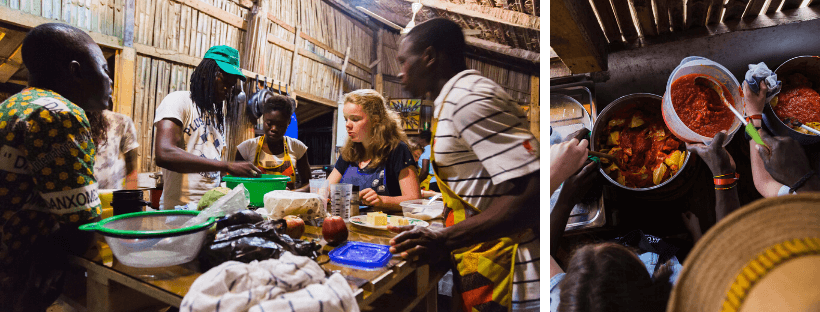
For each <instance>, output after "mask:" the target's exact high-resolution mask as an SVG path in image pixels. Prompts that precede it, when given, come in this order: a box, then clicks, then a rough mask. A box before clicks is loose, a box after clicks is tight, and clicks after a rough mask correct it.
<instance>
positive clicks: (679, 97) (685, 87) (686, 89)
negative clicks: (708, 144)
mask: <svg viewBox="0 0 820 312" xmlns="http://www.w3.org/2000/svg"><path fill="white" fill-rule="evenodd" d="M697 76H704V75H703V74H688V75H685V76H683V77H680V78H678V79H675V81H674V82H672V88H671V92H672V94H671V97H672V107H674V108H675V112H676V113H677V114H678V117H679V118H680V119H681V121H683V123H684V124H685V125H686V126H687V127H689V129H692V131H695V132H696V133H697V134H700V135H702V136H705V137H710V138H711V137H714V136H715V134H717V133H718V132H720V131H721V130H729V128H731V127H732V122H734V118H735V116H734V114H733V113H732V111H731V110H729V108H728V107H726V105H724V104H723V101H721V99H720V97H719V96H718V94H717V92H715V90H712V89H711V88H709V87H707V86H702V85H696V84H695V77H697ZM721 87H722V88H723V95H724V96H725V97H726V99H727V100H728V101H729V103H734V98H732V94H731V93H729V90H728V89H727V88H726V86H724V85H723V84H721Z"/></svg>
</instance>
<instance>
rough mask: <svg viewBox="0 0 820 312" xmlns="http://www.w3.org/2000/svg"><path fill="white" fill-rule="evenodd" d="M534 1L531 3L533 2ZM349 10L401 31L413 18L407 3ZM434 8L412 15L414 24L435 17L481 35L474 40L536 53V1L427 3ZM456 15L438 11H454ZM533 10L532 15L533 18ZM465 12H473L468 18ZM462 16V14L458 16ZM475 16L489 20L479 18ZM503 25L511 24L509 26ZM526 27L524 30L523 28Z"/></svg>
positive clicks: (386, 0)
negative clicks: (374, 16)
mask: <svg viewBox="0 0 820 312" xmlns="http://www.w3.org/2000/svg"><path fill="white" fill-rule="evenodd" d="M533 1H534V2H533ZM347 2H349V3H350V4H351V6H354V7H355V6H361V7H363V8H366V9H367V10H370V11H372V12H373V13H375V14H377V15H380V16H382V17H384V18H385V19H387V20H389V21H391V22H393V23H395V24H397V25H399V26H402V27H404V26H405V25H407V23H408V22H410V18H411V17H412V16H413V12H412V10H411V7H410V5H411V2H410V1H407V0H349V1H347ZM422 3H427V4H430V3H434V4H435V5H436V6H437V7H438V8H436V7H431V6H428V5H425V6H424V7H423V8H422V9H421V11H419V12H418V13H417V14H416V23H417V24H418V23H419V22H423V21H426V20H428V19H432V18H436V17H444V18H448V19H451V20H453V21H455V22H456V23H458V24H459V25H461V27H462V28H464V29H471V30H478V31H481V33H480V34H477V35H476V36H475V37H477V38H479V39H483V40H487V41H490V42H494V43H497V44H500V45H504V46H509V47H511V48H517V49H523V50H527V51H532V52H535V53H538V52H540V47H541V45H540V39H539V29H540V25H539V23H540V18H539V15H540V13H539V11H540V0H431V1H422ZM456 6H458V7H459V8H461V9H463V10H462V11H459V12H460V13H455V12H453V11H450V10H445V9H441V8H445V7H456ZM533 9H534V11H535V14H533ZM465 12H476V13H477V14H472V16H471V14H469V13H465ZM462 13H463V14H462ZM477 16H489V17H491V18H492V20H491V19H488V18H482V17H477ZM503 21H511V22H509V23H506V22H503ZM524 26H526V27H524Z"/></svg>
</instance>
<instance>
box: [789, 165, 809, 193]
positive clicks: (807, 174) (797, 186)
mask: <svg viewBox="0 0 820 312" xmlns="http://www.w3.org/2000/svg"><path fill="white" fill-rule="evenodd" d="M813 175H814V170H809V173H806V175H804V176H803V177H802V178H800V181H797V183H795V184H794V185H792V187H791V188H789V194H791V193H794V192H796V191H797V189H799V188H800V187H802V186H803V184H806V181H808V180H809V178H811V176H813Z"/></svg>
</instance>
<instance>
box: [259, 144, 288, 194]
mask: <svg viewBox="0 0 820 312" xmlns="http://www.w3.org/2000/svg"><path fill="white" fill-rule="evenodd" d="M282 142H283V143H284V144H285V157H284V159H283V160H282V163H281V164H279V165H273V166H269V167H267V166H265V165H264V164H262V161H261V160H260V159H259V158H260V157H261V156H262V153H263V152H262V146H263V145H264V144H265V136H264V135H263V136H260V137H259V143H257V144H256V156H255V157H254V160H253V165H254V166H256V167H259V169H262V171H264V173H266V174H277V175H283V176H287V177H289V178H290V182H288V189H291V190H293V189H295V188H294V187H295V186H296V171H295V170H294V169H293V161H291V158H290V151H289V150H288V140H287V139H284V138H283V139H282ZM267 162H270V161H267Z"/></svg>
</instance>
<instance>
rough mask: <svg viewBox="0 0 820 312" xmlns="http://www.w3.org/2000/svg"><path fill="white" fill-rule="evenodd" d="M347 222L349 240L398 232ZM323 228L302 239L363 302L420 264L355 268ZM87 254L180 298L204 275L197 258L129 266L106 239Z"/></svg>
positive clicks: (396, 260) (382, 239)
mask: <svg viewBox="0 0 820 312" xmlns="http://www.w3.org/2000/svg"><path fill="white" fill-rule="evenodd" d="M430 223H431V226H434V227H441V226H442V225H441V224H442V223H441V220H433V221H432V222H430ZM347 226H348V230H349V236H348V240H349V241H358V242H367V243H374V244H381V245H389V241H390V239H391V238H392V237H393V236H395V234H392V233H390V232H387V231H379V230H374V229H369V228H364V227H360V226H356V225H353V224H348V225H347ZM321 232H322V229H321V228H320V227H315V226H306V227H305V234H304V235H303V236H302V239H304V240H310V239H317V240H318V243H319V244H321V245H322V255H320V256H319V258H317V259H316V261H317V262H318V263H320V265H321V266H322V267H323V268H324V269H326V270H329V271H332V272H339V273H340V274H342V275H343V276H344V277H345V278H346V279H347V281H348V284H350V287H351V288H352V289H353V291H354V295H355V296H356V300H357V302H359V305H360V306H363V305H367V304H370V303H372V302H373V300H375V299H376V298H377V297H378V296H380V295H381V294H383V293H385V292H386V291H387V290H389V289H390V287H392V286H393V285H395V284H396V283H397V282H398V281H400V280H402V279H403V278H404V277H406V276H408V275H410V274H411V273H413V272H414V271H416V270H417V269H418V268H419V266H417V265H415V264H412V263H409V262H407V261H404V259H402V258H401V256H399V255H394V256H393V258H392V259H391V260H390V261H389V262H388V264H387V265H386V266H385V267H382V268H379V269H374V270H362V269H355V268H351V267H347V266H342V265H338V264H335V263H332V262H330V261H329V256H328V253H329V252H330V251H331V250H333V247H331V246H328V245H326V242H325V240H324V239H322V234H321ZM84 258H85V260H90V262H89V263H82V262H83V261H80V262H81V263H80V264H81V265H83V266H86V267H87V268H88V266H89V265H90V264H91V262H93V263H94V264H96V266H97V268H96V269H100V268H103V267H104V268H108V269H111V271H113V272H108V273H110V274H123V275H127V276H129V277H131V278H133V279H135V280H137V281H139V282H141V283H143V284H148V285H153V286H155V287H156V288H159V289H161V290H163V291H165V292H167V293H170V294H172V295H174V296H178V297H179V300H180V301H181V300H182V297H184V296H185V294H186V293H187V292H188V290H189V289H190V287H191V285H192V284H193V282H194V281H195V280H196V279H197V278H198V277H199V276H200V275H202V272H200V270H199V264H198V263H197V261H193V262H189V263H185V264H181V265H176V266H171V267H162V268H134V267H129V266H126V265H124V264H121V263H119V261H117V260H116V258H114V257H111V251H110V250H108V246H107V245H106V244H105V243H104V242H103V241H102V240H101V241H100V243H98V244H97V248H95V250H93V251H90V252H89V253H88V254H86V256H85V257H84ZM424 267H425V270H427V268H426V266H424ZM89 269H91V268H89ZM436 281H437V279H436ZM431 282H435V281H431ZM136 286H138V285H136Z"/></svg>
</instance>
